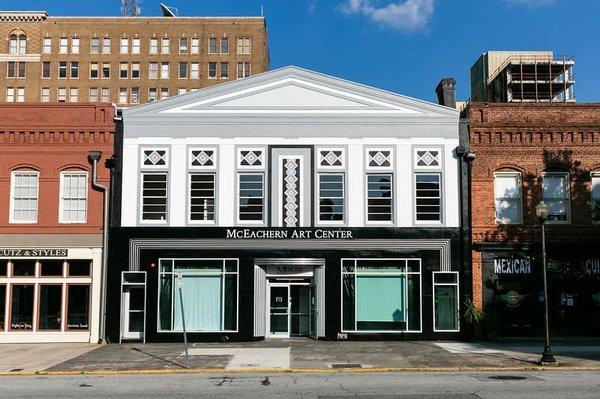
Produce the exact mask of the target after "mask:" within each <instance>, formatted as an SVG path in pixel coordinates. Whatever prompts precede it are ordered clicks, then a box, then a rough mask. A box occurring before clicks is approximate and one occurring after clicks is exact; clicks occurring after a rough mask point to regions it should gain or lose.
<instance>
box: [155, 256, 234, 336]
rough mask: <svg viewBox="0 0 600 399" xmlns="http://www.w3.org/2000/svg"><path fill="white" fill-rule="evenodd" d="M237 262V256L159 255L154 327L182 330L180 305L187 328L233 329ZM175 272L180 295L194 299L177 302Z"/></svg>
mask: <svg viewBox="0 0 600 399" xmlns="http://www.w3.org/2000/svg"><path fill="white" fill-rule="evenodd" d="M238 264H239V260H238V259H237V258H196V259H163V258H161V259H159V260H158V265H159V266H158V312H157V324H158V325H157V331H159V332H180V331H182V330H183V327H182V326H183V323H182V319H183V317H182V306H183V313H184V314H185V324H186V330H187V331H192V332H196V333H202V332H237V331H238V314H239V299H238V297H239V294H238V293H239V278H238ZM178 276H181V278H182V287H181V289H182V292H183V297H184V298H196V300H194V301H187V302H186V301H184V302H183V305H182V304H181V302H180V301H179V299H178V298H179V296H178V295H176V292H177V287H176V278H177V277H178ZM198 293H202V294H201V296H198Z"/></svg>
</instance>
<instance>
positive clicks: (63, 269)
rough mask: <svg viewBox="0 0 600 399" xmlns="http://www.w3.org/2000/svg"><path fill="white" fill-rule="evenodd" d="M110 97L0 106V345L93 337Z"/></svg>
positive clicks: (111, 111) (107, 173)
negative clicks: (93, 154) (95, 158)
mask: <svg viewBox="0 0 600 399" xmlns="http://www.w3.org/2000/svg"><path fill="white" fill-rule="evenodd" d="M113 117H114V109H113V107H112V105H110V104H99V103H95V104H92V103H77V104H60V103H53V104H41V103H24V104H9V103H2V104H0V342H52V341H62V342H75V341H77V342H96V341H97V340H98V336H99V334H98V331H99V330H98V329H99V325H98V323H99V306H100V297H101V295H100V288H101V287H100V279H101V264H102V226H103V193H102V192H101V191H98V190H95V189H94V188H93V187H92V166H91V164H90V161H89V159H88V153H89V151H92V150H97V151H101V152H102V158H101V161H100V162H99V164H98V179H97V180H98V183H100V184H101V185H104V186H109V182H110V170H109V169H108V168H107V167H106V166H105V161H106V160H107V159H109V158H111V157H112V154H113V142H114V129H115V128H114V123H113Z"/></svg>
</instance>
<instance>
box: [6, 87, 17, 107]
mask: <svg viewBox="0 0 600 399" xmlns="http://www.w3.org/2000/svg"><path fill="white" fill-rule="evenodd" d="M6 102H8V103H12V102H15V88H14V87H7V88H6Z"/></svg>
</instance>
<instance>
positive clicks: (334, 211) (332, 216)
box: [318, 173, 345, 222]
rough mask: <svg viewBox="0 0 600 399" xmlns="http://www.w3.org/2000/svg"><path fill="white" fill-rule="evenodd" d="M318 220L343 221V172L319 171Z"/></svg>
mask: <svg viewBox="0 0 600 399" xmlns="http://www.w3.org/2000/svg"><path fill="white" fill-rule="evenodd" d="M318 179H319V181H318V185H319V222H343V221H344V192H345V190H344V174H343V173H320V174H319V175H318Z"/></svg>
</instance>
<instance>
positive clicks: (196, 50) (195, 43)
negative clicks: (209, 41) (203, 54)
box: [190, 37, 200, 54]
mask: <svg viewBox="0 0 600 399" xmlns="http://www.w3.org/2000/svg"><path fill="white" fill-rule="evenodd" d="M190 54H200V39H199V38H197V37H193V38H192V47H191V49H190Z"/></svg>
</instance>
